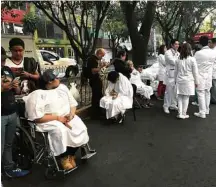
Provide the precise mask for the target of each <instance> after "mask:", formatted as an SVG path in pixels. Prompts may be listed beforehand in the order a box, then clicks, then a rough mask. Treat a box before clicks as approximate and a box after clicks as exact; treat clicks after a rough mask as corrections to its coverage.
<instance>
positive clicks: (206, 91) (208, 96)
mask: <svg viewBox="0 0 216 187" xmlns="http://www.w3.org/2000/svg"><path fill="white" fill-rule="evenodd" d="M210 100H211V93H210V89H207V90H205V103H206V114H209V111H210V109H209V105H210Z"/></svg>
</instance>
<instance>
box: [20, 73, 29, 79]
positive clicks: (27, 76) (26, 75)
mask: <svg viewBox="0 0 216 187" xmlns="http://www.w3.org/2000/svg"><path fill="white" fill-rule="evenodd" d="M21 75H22V76H23V77H26V78H29V77H30V73H28V72H26V71H23V72H22V73H21Z"/></svg>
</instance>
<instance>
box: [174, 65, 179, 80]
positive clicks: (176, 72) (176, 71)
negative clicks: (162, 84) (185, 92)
mask: <svg viewBox="0 0 216 187" xmlns="http://www.w3.org/2000/svg"><path fill="white" fill-rule="evenodd" d="M177 76H178V61H177V62H176V64H175V77H174V78H175V83H176V81H177Z"/></svg>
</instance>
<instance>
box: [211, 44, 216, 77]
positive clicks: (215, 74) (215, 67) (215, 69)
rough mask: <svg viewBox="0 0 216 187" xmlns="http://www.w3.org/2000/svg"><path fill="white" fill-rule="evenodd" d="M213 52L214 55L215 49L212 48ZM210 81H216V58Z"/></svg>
mask: <svg viewBox="0 0 216 187" xmlns="http://www.w3.org/2000/svg"><path fill="white" fill-rule="evenodd" d="M213 51H214V53H215V54H216V47H214V48H213ZM212 79H216V58H215V62H214V65H213V74H212Z"/></svg>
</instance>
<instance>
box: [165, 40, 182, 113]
mask: <svg viewBox="0 0 216 187" xmlns="http://www.w3.org/2000/svg"><path fill="white" fill-rule="evenodd" d="M178 48H179V42H178V40H177V39H173V40H172V41H171V48H170V49H169V50H167V51H166V53H165V61H166V75H165V80H164V84H165V85H166V90H165V95H164V105H163V108H164V112H165V113H167V114H169V113H170V111H169V109H172V110H178V107H177V94H176V89H175V77H174V76H175V64H176V61H177V60H178V58H179V52H178Z"/></svg>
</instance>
